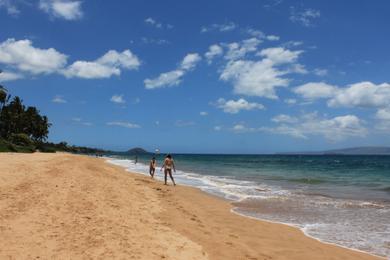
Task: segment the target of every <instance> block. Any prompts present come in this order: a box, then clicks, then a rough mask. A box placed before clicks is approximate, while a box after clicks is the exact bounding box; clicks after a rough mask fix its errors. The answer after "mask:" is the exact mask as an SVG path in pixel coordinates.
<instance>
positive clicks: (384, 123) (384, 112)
mask: <svg viewBox="0 0 390 260" xmlns="http://www.w3.org/2000/svg"><path fill="white" fill-rule="evenodd" d="M375 117H376V118H377V119H378V120H379V122H378V124H377V125H376V128H377V129H378V130H383V131H386V132H387V133H388V131H389V130H390V107H386V108H381V109H378V111H377V112H376V115H375Z"/></svg>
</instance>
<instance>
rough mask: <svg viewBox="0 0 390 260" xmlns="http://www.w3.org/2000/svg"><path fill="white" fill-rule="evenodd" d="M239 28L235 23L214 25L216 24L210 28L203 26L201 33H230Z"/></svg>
mask: <svg viewBox="0 0 390 260" xmlns="http://www.w3.org/2000/svg"><path fill="white" fill-rule="evenodd" d="M237 27H238V26H237V25H236V24H235V23H233V22H229V23H224V24H216V23H214V24H212V25H209V26H203V27H202V28H201V30H200V32H201V33H206V32H210V31H219V32H229V31H233V30H234V29H236V28H237Z"/></svg>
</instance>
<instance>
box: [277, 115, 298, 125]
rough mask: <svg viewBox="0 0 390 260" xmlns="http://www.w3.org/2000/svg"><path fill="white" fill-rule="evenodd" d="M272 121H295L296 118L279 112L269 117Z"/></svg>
mask: <svg viewBox="0 0 390 260" xmlns="http://www.w3.org/2000/svg"><path fill="white" fill-rule="evenodd" d="M271 121H272V122H275V123H296V122H297V121H298V119H297V118H296V117H293V116H289V115H284V114H280V115H277V116H275V117H273V118H272V119H271Z"/></svg>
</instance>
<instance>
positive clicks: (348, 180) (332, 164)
mask: <svg viewBox="0 0 390 260" xmlns="http://www.w3.org/2000/svg"><path fill="white" fill-rule="evenodd" d="M133 159H134V157H129V158H123V157H117V158H116V159H111V160H110V162H111V163H114V164H117V165H121V166H123V167H126V168H127V169H128V170H129V171H136V172H140V173H143V174H148V170H149V169H148V165H147V164H148V161H149V160H150V158H149V157H146V156H139V163H137V164H134V162H133ZM162 159H163V158H162V157H161V156H160V157H158V158H157V160H158V162H160V163H161V161H162ZM174 159H175V162H176V165H177V168H178V172H177V173H176V174H175V178H176V182H177V183H179V184H184V185H190V186H195V187H198V188H200V189H202V190H203V191H206V192H209V193H211V194H214V195H217V196H221V197H223V198H226V199H229V200H232V201H234V205H235V209H234V211H236V212H237V213H239V214H243V215H247V216H251V217H256V218H259V219H266V220H270V221H276V222H282V223H287V224H291V225H294V226H297V227H300V228H301V229H302V230H303V231H304V232H305V233H306V234H308V235H310V236H313V237H315V238H318V239H320V240H322V241H325V242H330V243H335V244H338V245H341V246H345V247H349V248H354V249H358V250H363V251H366V252H370V253H373V254H377V255H381V256H386V257H389V256H390V156H336V155H331V156H319V155H312V156H303V155H175V156H174ZM156 173H157V177H158V178H159V179H162V173H161V172H160V171H159V168H158V169H157V171H156Z"/></svg>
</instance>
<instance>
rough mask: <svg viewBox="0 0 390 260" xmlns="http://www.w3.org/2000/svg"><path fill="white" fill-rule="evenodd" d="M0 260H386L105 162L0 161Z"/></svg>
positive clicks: (62, 157)
mask: <svg viewBox="0 0 390 260" xmlns="http://www.w3.org/2000/svg"><path fill="white" fill-rule="evenodd" d="M0 168H1V169H2V173H1V174H0V190H1V193H0V209H1V211H0V230H1V231H2V232H1V236H2V237H1V238H2V239H1V240H0V258H2V257H5V258H6V257H8V258H11V259H12V258H18V259H25V258H36V257H40V258H46V259H47V258H64V257H67V258H69V257H70V258H85V257H87V258H93V259H95V258H131V257H132V258H136V259H161V258H166V259H347V260H349V259H351V260H352V259H382V258H380V257H376V256H373V255H370V254H368V253H360V252H357V251H354V250H351V249H346V248H342V247H340V246H337V245H331V244H325V243H323V242H319V241H318V240H316V239H313V238H310V237H307V236H306V235H305V234H304V233H303V232H302V231H301V230H299V229H298V228H296V227H291V226H287V225H284V224H279V223H277V224H276V223H275V224H274V223H269V222H267V221H263V220H258V219H251V218H249V217H243V216H240V215H238V214H233V213H232V205H231V204H230V203H228V202H227V201H225V200H222V199H221V198H219V197H215V196H212V195H210V194H208V193H205V192H203V191H201V190H199V189H196V188H194V187H187V186H181V185H180V184H179V185H178V186H176V187H173V186H165V185H163V184H162V183H161V182H159V181H156V180H151V179H150V177H147V176H144V175H142V174H137V173H133V174H129V172H128V171H126V170H124V169H123V167H121V166H115V165H111V164H108V163H106V162H105V160H104V159H97V158H92V157H87V156H78V155H71V154H39V153H35V154H0Z"/></svg>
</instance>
